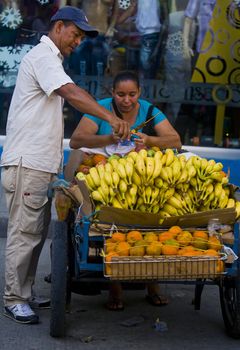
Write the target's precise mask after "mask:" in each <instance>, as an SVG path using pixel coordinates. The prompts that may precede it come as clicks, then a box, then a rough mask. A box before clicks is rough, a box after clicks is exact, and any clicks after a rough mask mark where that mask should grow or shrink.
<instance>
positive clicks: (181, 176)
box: [177, 168, 188, 184]
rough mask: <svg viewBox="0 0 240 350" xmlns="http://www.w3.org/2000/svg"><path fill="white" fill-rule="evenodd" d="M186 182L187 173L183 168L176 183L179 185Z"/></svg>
mask: <svg viewBox="0 0 240 350" xmlns="http://www.w3.org/2000/svg"><path fill="white" fill-rule="evenodd" d="M186 181H188V171H187V169H186V168H185V169H182V173H181V175H180V177H179V179H178V180H177V183H178V184H180V183H184V182H186Z"/></svg>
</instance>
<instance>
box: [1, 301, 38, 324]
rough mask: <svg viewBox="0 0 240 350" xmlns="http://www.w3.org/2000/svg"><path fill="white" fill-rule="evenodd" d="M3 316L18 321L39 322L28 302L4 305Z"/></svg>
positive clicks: (25, 322) (26, 322)
mask: <svg viewBox="0 0 240 350" xmlns="http://www.w3.org/2000/svg"><path fill="white" fill-rule="evenodd" d="M4 316H6V317H9V318H11V319H12V320H13V321H15V322H18V323H24V324H35V323H38V322H39V317H38V315H36V314H35V312H34V311H33V310H32V309H31V308H30V306H29V305H28V304H15V305H11V306H5V307H4Z"/></svg>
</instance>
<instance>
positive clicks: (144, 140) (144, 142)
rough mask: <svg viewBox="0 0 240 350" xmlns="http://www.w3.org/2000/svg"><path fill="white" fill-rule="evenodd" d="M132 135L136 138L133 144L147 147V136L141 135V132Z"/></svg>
mask: <svg viewBox="0 0 240 350" xmlns="http://www.w3.org/2000/svg"><path fill="white" fill-rule="evenodd" d="M134 135H136V136H138V137H135V138H134V142H135V143H136V144H137V145H144V146H147V144H148V138H149V136H148V135H146V134H143V133H142V132H136V133H135V134H134Z"/></svg>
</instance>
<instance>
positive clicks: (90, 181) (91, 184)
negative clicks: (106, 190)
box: [85, 174, 97, 191]
mask: <svg viewBox="0 0 240 350" xmlns="http://www.w3.org/2000/svg"><path fill="white" fill-rule="evenodd" d="M85 179H86V182H87V186H88V188H89V189H90V190H91V191H93V190H95V189H96V188H97V187H96V186H95V183H94V182H93V179H92V177H91V175H90V174H87V175H85Z"/></svg>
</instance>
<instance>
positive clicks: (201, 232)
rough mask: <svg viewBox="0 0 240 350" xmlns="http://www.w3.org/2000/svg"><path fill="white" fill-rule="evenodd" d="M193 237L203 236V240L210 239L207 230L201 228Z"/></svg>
mask: <svg viewBox="0 0 240 350" xmlns="http://www.w3.org/2000/svg"><path fill="white" fill-rule="evenodd" d="M193 237H194V238H202V239H203V240H206V241H207V240H208V234H207V232H206V231H200V230H197V231H194V232H193Z"/></svg>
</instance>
